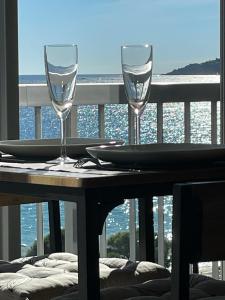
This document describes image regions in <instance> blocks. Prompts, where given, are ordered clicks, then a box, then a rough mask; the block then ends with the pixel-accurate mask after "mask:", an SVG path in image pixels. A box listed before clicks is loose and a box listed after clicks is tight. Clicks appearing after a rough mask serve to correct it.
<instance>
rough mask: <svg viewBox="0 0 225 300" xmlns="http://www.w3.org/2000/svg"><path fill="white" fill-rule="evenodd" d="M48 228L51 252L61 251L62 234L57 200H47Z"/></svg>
mask: <svg viewBox="0 0 225 300" xmlns="http://www.w3.org/2000/svg"><path fill="white" fill-rule="evenodd" d="M48 213H49V228H50V249H51V252H61V251H62V235H61V225H60V208H59V201H49V202H48Z"/></svg>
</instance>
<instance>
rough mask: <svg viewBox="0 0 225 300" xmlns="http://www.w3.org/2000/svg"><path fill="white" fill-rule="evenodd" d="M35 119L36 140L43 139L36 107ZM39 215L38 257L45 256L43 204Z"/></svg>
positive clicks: (40, 119)
mask: <svg viewBox="0 0 225 300" xmlns="http://www.w3.org/2000/svg"><path fill="white" fill-rule="evenodd" d="M34 119H35V123H34V124H35V138H36V139H41V137H42V118H41V107H40V106H36V107H35V108H34ZM36 214H37V255H43V254H44V230H43V222H44V220H43V204H42V203H37V204H36Z"/></svg>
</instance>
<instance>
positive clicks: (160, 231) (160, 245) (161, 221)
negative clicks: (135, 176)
mask: <svg viewBox="0 0 225 300" xmlns="http://www.w3.org/2000/svg"><path fill="white" fill-rule="evenodd" d="M157 142H158V143H162V142H163V103H162V102H158V103H157ZM164 251H165V245H164V197H158V263H159V264H161V265H164V263H165V260H164Z"/></svg>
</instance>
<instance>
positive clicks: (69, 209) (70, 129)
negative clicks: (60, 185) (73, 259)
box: [64, 105, 78, 253]
mask: <svg viewBox="0 0 225 300" xmlns="http://www.w3.org/2000/svg"><path fill="white" fill-rule="evenodd" d="M77 113H78V112H77V105H74V106H72V109H71V112H70V114H69V116H68V118H67V122H66V135H67V137H77ZM64 215H65V251H66V252H71V253H77V206H76V203H72V202H64Z"/></svg>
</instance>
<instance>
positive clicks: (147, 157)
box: [87, 143, 225, 167]
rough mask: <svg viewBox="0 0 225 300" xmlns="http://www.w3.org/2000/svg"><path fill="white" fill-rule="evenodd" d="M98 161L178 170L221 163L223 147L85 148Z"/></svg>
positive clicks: (151, 145)
mask: <svg viewBox="0 0 225 300" xmlns="http://www.w3.org/2000/svg"><path fill="white" fill-rule="evenodd" d="M87 152H88V153H89V154H90V155H91V156H93V157H95V158H97V159H100V160H103V161H106V162H111V163H113V164H116V165H129V166H139V167H147V166H156V167H157V166H168V165H170V166H178V165H179V164H181V163H182V164H203V163H206V162H207V163H210V162H215V161H225V145H215V144H214V145H211V144H185V143H183V144H166V143H163V144H162V143H157V144H143V145H115V146H97V147H89V148H87Z"/></svg>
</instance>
